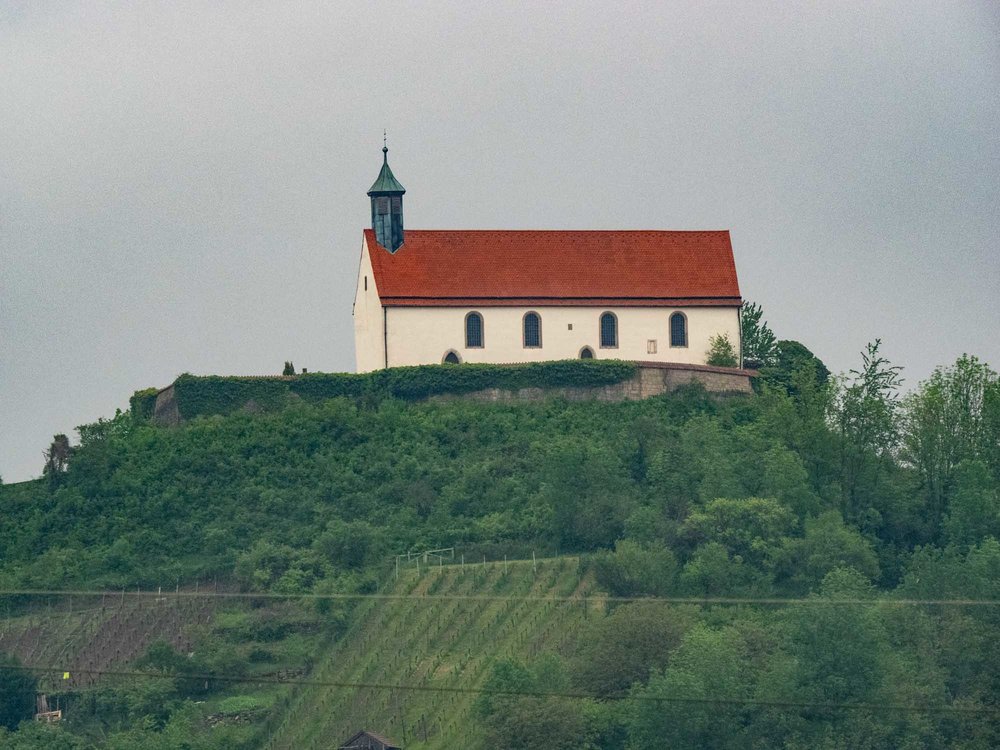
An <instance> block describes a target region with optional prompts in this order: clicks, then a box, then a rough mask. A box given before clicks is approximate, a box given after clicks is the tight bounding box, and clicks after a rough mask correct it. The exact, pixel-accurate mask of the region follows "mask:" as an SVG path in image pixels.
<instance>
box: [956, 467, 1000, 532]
mask: <svg viewBox="0 0 1000 750" xmlns="http://www.w3.org/2000/svg"><path fill="white" fill-rule="evenodd" d="M952 487H953V489H952V493H951V494H952V498H951V502H950V503H949V504H948V513H947V515H946V516H945V519H944V532H945V538H946V539H947V540H948V541H949V542H951V543H953V544H958V545H962V546H971V545H975V544H978V543H979V542H981V541H983V540H984V539H985V538H987V537H990V536H992V537H995V538H1000V490H998V488H997V485H996V483H995V482H993V478H992V477H991V476H990V472H989V469H987V468H986V465H985V464H984V463H983V462H982V461H963V462H962V463H960V464H959V465H958V466H956V467H955V470H954V472H953V476H952Z"/></svg>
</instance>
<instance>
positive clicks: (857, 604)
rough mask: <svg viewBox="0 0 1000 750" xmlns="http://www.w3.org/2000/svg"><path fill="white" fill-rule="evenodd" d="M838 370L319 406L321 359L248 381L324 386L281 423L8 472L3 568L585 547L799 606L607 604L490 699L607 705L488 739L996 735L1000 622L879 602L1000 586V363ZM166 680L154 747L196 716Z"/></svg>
mask: <svg viewBox="0 0 1000 750" xmlns="http://www.w3.org/2000/svg"><path fill="white" fill-rule="evenodd" d="M467 368H468V366H464V365H463V366H462V367H457V368H451V369H452V370H453V371H454V372H463V371H464V372H469V373H470V374H469V375H467V376H466V375H463V376H460V377H463V378H468V380H466V381H463V382H464V383H466V384H467V385H468V389H469V390H475V389H477V388H480V387H484V386H483V384H484V383H486V382H488V378H487V377H486V375H480V374H479V373H478V372H477V371H476V370H475V369H473V368H468V369H467ZM821 368H822V363H820V362H818V360H816V359H815V358H814V357H812V355H811V354H810V353H809V352H808V350H807V349H805V348H804V347H802V346H801V345H800V344H796V342H784V341H782V342H777V344H776V351H775V353H774V361H773V363H772V364H770V365H768V367H767V368H766V369H765V372H764V373H763V377H762V379H761V383H760V389H761V392H760V394H759V395H758V396H756V397H754V398H736V399H728V400H723V401H720V400H716V399H713V398H710V397H709V396H707V395H706V394H705V393H704V392H701V391H699V390H697V389H691V390H687V391H684V392H679V393H676V394H673V395H670V396H665V397H661V398H656V399H650V400H648V401H644V402H632V403H601V402H588V403H573V402H566V401H562V400H559V399H550V400H547V401H543V402H536V403H521V404H484V403H473V402H467V401H461V400H454V401H446V402H440V403H427V402H424V403H406V402H404V401H402V400H398V399H394V398H389V397H387V396H386V394H394V395H396V396H397V397H400V398H404V397H405V398H411V397H416V396H418V395H426V394H427V393H429V392H434V387H436V386H432V385H428V383H433V378H432V379H431V380H428V381H422V380H420V377H423V376H420V377H418V378H417V379H416V380H413V381H412V382H409V385H407V382H408V380H407V378H408V375H407V374H406V373H405V372H403V371H400V372H393V371H389V372H387V373H386V374H384V375H382V376H381V378H382V380H381V381H378V382H380V383H381V385H380V386H379V388H380V389H381V394H382V396H381V397H380V398H373V399H366V398H356V397H355V396H358V394H357V393H353V394H349V395H351V396H352V397H350V398H348V397H347V394H345V395H344V396H343V397H340V398H333V399H326V400H322V399H321V395H320V394H328V393H329V392H330V391H326V390H324V389H326V388H331V389H336V388H339V387H340V386H339V385H330V383H333V382H334V381H333V380H329V378H330V377H331V376H315V377H317V380H315V381H313V380H311V378H313V377H314V376H311V375H307V376H299V377H298V378H296V379H295V380H287V381H285V380H275V381H269V382H268V384H267V385H266V386H259V388H261V389H262V390H258V391H255V393H256V394H258V395H255V396H253V399H254V400H255V401H257V402H258V403H261V404H263V403H265V402H267V401H268V399H270V398H271V396H269V395H266V394H267V393H270V391H267V389H268V388H272V387H273V388H274V393H275V394H279V395H275V396H274V399H275V401H274V404H275V405H278V402H279V401H281V398H282V397H283V395H286V390H282V389H291V388H292V386H293V385H295V384H299V387H303V386H305V384H309V383H317V384H320V385H317V386H316V388H317V391H316V392H315V393H314V394H313V396H311V397H307V396H306V395H304V393H303V392H300V393H299V395H300V396H302V398H300V399H291V400H290V401H288V402H287V405H285V407H284V408H283V409H282V410H280V411H273V412H265V413H262V414H251V413H246V412H244V411H239V412H237V413H232V414H230V415H229V416H218V415H216V416H204V417H197V418H193V419H191V420H190V421H189V422H188V423H186V424H184V425H182V426H180V427H177V428H173V429H160V428H154V427H151V426H148V425H145V424H142V423H141V422H136V421H135V420H133V419H132V418H131V416H130V415H129V414H121V415H119V416H117V417H116V418H115V419H113V420H109V421H106V422H101V423H98V424H97V425H91V426H88V427H86V428H84V429H83V430H82V431H81V438H82V442H81V446H80V447H79V448H77V449H75V450H74V452H73V453H72V455H71V456H70V457H69V461H68V470H66V471H61V472H58V473H53V474H52V475H51V476H49V477H48V478H47V479H46V480H45V481H39V482H35V483H27V484H20V485H8V486H3V487H0V504H2V505H0V507H2V510H3V513H2V516H0V545H2V549H3V557H2V560H0V584H2V585H4V586H7V587H24V588H28V587H32V588H34V587H38V588H60V587H65V586H71V585H75V584H80V585H87V586H125V585H128V586H133V585H135V584H141V585H144V586H150V585H152V586H155V585H158V584H160V583H164V584H168V585H169V584H172V583H174V582H175V581H178V580H179V581H181V582H184V581H190V580H192V579H194V578H197V577H200V576H201V577H203V576H206V575H222V576H230V577H233V578H234V579H235V580H236V581H237V582H238V583H239V585H240V586H242V587H244V588H246V589H249V590H269V591H278V592H290V593H298V592H306V591H310V590H331V589H330V587H334V589H333V590H339V589H343V588H349V589H351V590H371V589H372V587H373V586H374V580H375V577H376V576H377V575H378V574H379V571H380V570H385V569H387V567H388V565H389V561H390V560H391V558H392V555H394V554H396V553H399V552H405V551H407V550H409V549H418V548H428V547H440V546H458V547H460V548H461V549H463V550H465V551H466V553H467V554H468V555H470V557H471V556H475V555H478V554H479V553H480V551H482V550H483V549H490V550H493V551H502V552H506V553H508V554H510V555H511V556H516V555H517V554H518V553H522V554H525V553H526V554H527V555H528V556H530V552H531V551H532V550H536V551H538V552H539V553H558V552H569V551H573V552H585V553H590V554H589V556H588V557H587V558H586V562H585V563H584V564H585V566H586V567H587V569H588V570H590V571H591V572H592V574H593V575H594V576H596V578H597V580H598V581H599V582H600V583H601V585H602V586H603V587H604V588H605V589H607V590H608V591H609V592H610V593H612V594H616V595H619V596H626V597H642V596H646V595H652V596H661V597H662V596H685V597H720V596H729V597H803V598H806V599H807V600H808V601H807V603H804V604H800V605H796V606H789V607H773V606H752V605H743V606H702V607H697V606H691V605H686V606H684V607H681V608H678V607H676V606H674V605H668V604H664V603H662V602H631V603H620V604H617V605H615V606H613V607H612V611H611V612H610V614H609V615H608V616H607V617H605V618H601V619H596V620H595V621H594V623H593V627H592V628H590V629H588V630H587V632H585V633H584V634H583V635H582V636H581V637H580V638H579V639H578V641H577V642H575V643H571V644H567V646H566V648H565V649H564V650H563V651H560V653H558V654H549V655H543V656H541V657H540V658H539V659H538V660H537V661H536V662H534V663H532V664H530V665H529V664H519V663H517V662H512V661H506V662H501V663H498V665H497V667H496V669H495V670H494V674H493V675H492V677H491V678H490V680H491V682H490V684H491V685H492V686H494V687H495V688H496V689H498V690H513V691H515V692H516V691H521V692H534V693H539V692H556V693H574V694H575V693H581V692H582V693H585V694H587V695H589V696H592V698H590V699H588V700H580V699H578V698H575V699H569V698H559V697H553V696H544V695H531V696H518V695H511V694H505V695H503V696H497V697H494V698H485V699H484V700H483V701H481V702H480V704H479V706H478V716H479V721H480V727H479V731H480V732H481V739H482V741H483V743H484V747H494V748H506V747H509V748H514V747H517V748H533V747H558V746H563V745H559V744H553V743H557V740H558V742H563V741H564V740H566V742H565V743H564V744H565V746H566V747H595V748H618V747H623V746H628V747H636V748H639V747H663V746H669V747H681V748H688V747H690V748H694V747H715V748H746V747H751V748H752V747H759V748H771V747H777V748H787V749H788V750H795V749H798V748H836V747H856V748H890V747H892V748H895V747H912V748H919V747H957V748H968V749H969V750H971V749H973V748H976V749H978V748H983V749H985V748H988V747H995V746H998V745H1000V722H998V716H997V713H996V710H997V709H998V708H1000V670H997V669H996V665H997V664H1000V609H998V608H997V607H995V606H979V607H974V606H964V607H963V606H951V607H913V606H889V605H886V604H884V603H882V604H867V603H866V602H867V601H868V600H871V599H874V598H879V599H882V600H884V599H964V598H969V599H987V600H989V599H992V600H997V599H1000V542H998V541H997V537H998V535H1000V382H998V379H997V375H996V373H995V372H993V371H992V370H991V369H990V368H989V367H987V366H986V365H984V364H983V363H981V362H979V361H978V360H976V359H975V358H974V357H968V356H966V357H962V358H961V359H959V360H958V362H956V363H955V364H954V365H952V366H950V367H945V368H941V369H940V370H938V371H937V372H935V374H934V375H933V376H932V377H931V378H930V380H929V381H928V382H926V383H922V384H920V385H919V386H918V387H917V388H916V389H915V390H913V392H912V393H910V394H909V395H907V396H905V397H903V396H902V395H901V394H900V374H899V371H898V369H897V368H895V367H894V366H893V365H892V364H891V363H889V362H887V361H886V360H885V358H884V357H883V356H882V355H881V353H880V351H879V347H878V343H877V342H876V343H875V344H873V345H871V346H870V347H869V348H868V349H867V350H866V351H865V352H864V354H863V357H862V362H861V364H860V365H859V367H858V369H857V371H854V372H851V373H849V374H848V375H847V376H845V377H842V378H830V377H829V376H828V373H827V372H826V371H825V368H822V369H821ZM444 369H446V368H437V370H436V371H437V372H440V371H442V370H444ZM414 372H416V371H414ZM484 372H485V371H484ZM553 372H558V369H557V370H555V371H553ZM595 372H597V371H596V370H595ZM427 377H428V378H431V375H428V376H427ZM442 377H445V376H442ZM512 377H513V376H512ZM553 377H555V376H553ZM560 377H561V376H560ZM322 378H327V380H322ZM397 378H398V380H397ZM374 381H375V379H374V378H373V379H372V382H374ZM258 382H259V381H247V383H248V385H247V387H248V388H250V387H254V388H257V387H258V386H256V385H252V384H253V383H258ZM345 382H347V381H345ZM518 382H524V381H518ZM452 385H454V383H452ZM493 385H497V383H493ZM202 386H205V389H204V390H202V391H201V392H200V393H201V395H199V396H196V395H195V394H194V392H192V393H191V394H188V395H189V397H190V398H191V399H192V400H189V402H188V403H189V404H195V405H196V406H193V407H191V408H192V409H193V410H194V413H200V412H202V411H208V412H226V411H229V410H230V409H229V407H228V406H226V404H233V405H235V404H237V402H241V403H245V399H246V398H247V397H248V393H249V391H246V392H240V393H238V394H236V395H233V394H232V393H231V392H230V391H228V390H226V389H227V388H233V387H235V386H233V381H232V380H228V382H227V381H226V379H217V380H215V379H196V378H188V379H185V378H182V379H181V380H180V381H178V388H180V389H181V390H183V388H185V387H193V388H195V389H196V390H197V388H199V387H202ZM308 387H311V386H306V389H307V388H308ZM345 387H346V386H345ZM505 387H510V384H509V382H508V384H507V386H505ZM362 395H363V394H362ZM198 399H201V401H199V400H198ZM281 403H286V402H285V401H281ZM188 416H191V414H190V413H189V414H188ZM844 599H847V600H850V601H851V602H852V603H851V604H840V605H835V604H833V602H836V601H837V600H844ZM808 602H815V603H814V604H810V603H808ZM152 658H154V659H155V658H159V659H160V660H161V661H160V662H159V663H161V664H169V663H170V661H169V660H170V658H171V656H170V654H168V653H159V654H153V655H152ZM173 695H174V699H176V700H178V701H179V702H178V703H177V706H176V710H175V711H174V712H173V713H172V714H171V717H176V718H170V720H169V721H168V722H167V723H166V724H164V723H163V721H162V720H161V721H160V723H159V724H157V723H156V722H155V721H154V722H152V723H151V724H150V725H149V726H148V727H147V729H146V730H143V731H144V732H145V735H142V734H141V733H137V734H136V737H140V738H141V737H143V736H145V737H147V739H144V740H142V741H143V742H146V743H147V745H146V746H151V745H149V744H148V742H149V741H150V740H149V739H148V737H153V736H155V737H156V738H158V739H157V741H158V742H163V743H168V740H167V739H165V738H167V733H168V731H169V732H174V733H175V734H177V736H180V734H182V732H181V730H179V729H177V727H179V726H182V725H183V724H184V722H190V721H194V719H192V718H191V716H192V714H190V713H185V712H187V711H188V710H189V709H188V708H186V707H185V706H189V704H188V703H185V702H184V701H183V700H182V698H183V696H180V697H178V696H177V695H176V694H173ZM720 698H721V699H726V700H727V701H729V702H722V703H718V702H715V701H718V700H719V699H720ZM692 701H694V702H692ZM698 701H705V702H698ZM802 704H806V705H805V706H803V705H802ZM844 704H847V705H852V706H859V705H860V706H862V707H861V708H854V709H850V710H845V709H843V708H842V707H841V706H842V705H844ZM894 706H895V707H899V706H930V707H933V708H936V709H940V713H933V712H927V711H905V710H897V709H895V708H892V707H894ZM880 707H881V708H880ZM130 710H132V709H130ZM984 710H985V711H989V710H993V711H994V713H992V714H991V713H988V712H985V713H984V712H982V711H984ZM961 711H967V713H962V712H961ZM977 711H980V712H979V713H977ZM137 715H138V714H137ZM43 731H50V730H43V729H38V728H30V729H25V730H22V731H21V732H18V733H17V735H22V737H21V739H19V740H18V741H20V742H23V743H28V742H29V739H30V737H31V735H32V733H41V732H43ZM138 731H139V730H136V732H138ZM61 734H62V735H66V736H67V737H69V735H68V734H67V733H66V732H62V733H61ZM17 735H14V736H17ZM567 738H568V739H567ZM138 741H139V740H137V742H138ZM188 741H189V742H190V740H188ZM66 742H67V743H69V742H70V739H67V740H66ZM205 742H206V743H208V742H209V740H205ZM14 746H17V745H14ZM21 746H23V747H26V748H27V747H36V746H37V747H41V746H43V745H31V744H22V745H21ZM44 746H46V747H48V746H53V747H55V746H57V745H54V744H53V745H44ZM135 746H138V745H135ZM158 746H161V747H164V748H174V747H181V746H182V745H174V744H162V745H158ZM190 746H191V747H195V746H196V745H190ZM204 746H205V747H210V746H211V745H210V744H205V745H204ZM66 747H76V745H73V744H66ZM80 747H84V745H80ZM88 747H89V746H88ZM120 747H123V748H125V747H132V745H127V744H124V741H123V744H121V745H120ZM197 747H202V745H197Z"/></svg>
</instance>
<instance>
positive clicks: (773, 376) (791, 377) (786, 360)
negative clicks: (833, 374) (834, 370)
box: [760, 340, 830, 396]
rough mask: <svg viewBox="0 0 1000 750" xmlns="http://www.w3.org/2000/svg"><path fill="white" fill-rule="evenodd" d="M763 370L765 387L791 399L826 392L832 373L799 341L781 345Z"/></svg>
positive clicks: (780, 342)
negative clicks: (816, 392)
mask: <svg viewBox="0 0 1000 750" xmlns="http://www.w3.org/2000/svg"><path fill="white" fill-rule="evenodd" d="M760 370H761V378H762V380H763V381H764V383H765V384H766V385H768V386H769V387H771V388H777V389H779V390H782V391H784V392H785V393H787V394H789V395H791V396H799V395H801V394H802V393H803V392H804V391H808V390H813V389H815V388H823V387H824V386H825V385H826V384H827V382H828V381H829V379H830V370H829V369H827V367H826V365H825V364H823V360H821V359H820V358H819V357H817V356H816V355H815V354H813V353H812V352H811V351H809V349H807V348H806V347H805V346H804V345H803V344H801V343H800V342H798V341H790V340H781V341H778V342H777V343H776V344H775V346H774V355H773V358H772V360H771V361H770V362H768V363H765V364H764V365H762V366H761V368H760Z"/></svg>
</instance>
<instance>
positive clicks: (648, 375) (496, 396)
mask: <svg viewBox="0 0 1000 750" xmlns="http://www.w3.org/2000/svg"><path fill="white" fill-rule="evenodd" d="M637 364H638V365H639V369H638V371H637V372H636V374H635V375H633V376H632V377H631V378H628V379H627V380H623V381H621V382H620V383H614V384H612V385H602V386H564V387H553V388H518V389H516V390H514V389H505V388H485V389H483V390H481V391H472V392H470V393H455V394H440V395H437V396H430V397H429V398H428V399H427V400H428V401H454V400H455V399H464V400H468V401H483V402H491V401H495V402H505V403H507V402H515V401H541V400H542V399H545V398H551V397H553V396H555V397H557V398H564V399H566V400H567V401H641V400H642V399H645V398H651V397H653V396H661V395H663V394H664V393H669V392H670V391H674V390H676V389H678V388H680V387H681V386H684V385H688V384H690V383H701V384H702V385H703V386H704V387H705V390H706V391H708V392H709V393H714V394H718V395H722V396H729V395H738V394H745V395H749V394H752V393H753V389H752V388H751V387H750V378H751V377H754V376H756V375H757V372H756V371H755V370H740V369H737V368H732V367H709V366H708V365H685V364H675V363H672V362H638V363H637ZM459 366H461V365H459ZM243 408H244V409H245V410H247V411H260V408H259V407H257V405H256V404H255V403H254V402H252V401H250V402H248V403H247V404H245V405H244V407H243ZM152 421H153V424H158V425H165V426H173V425H178V424H180V423H181V422H182V421H183V420H182V419H181V415H180V409H179V408H178V405H177V396H176V394H175V392H174V386H173V385H169V386H167V387H166V388H164V389H163V390H162V391H160V392H159V393H158V394H157V395H156V404H155V406H154V407H153V419H152Z"/></svg>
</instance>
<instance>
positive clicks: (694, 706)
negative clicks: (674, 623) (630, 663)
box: [628, 624, 754, 750]
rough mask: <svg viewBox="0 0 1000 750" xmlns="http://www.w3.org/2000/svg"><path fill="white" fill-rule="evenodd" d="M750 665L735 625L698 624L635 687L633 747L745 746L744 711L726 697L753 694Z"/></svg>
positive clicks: (736, 698) (723, 748) (734, 698)
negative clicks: (667, 660) (665, 661)
mask: <svg viewBox="0 0 1000 750" xmlns="http://www.w3.org/2000/svg"><path fill="white" fill-rule="evenodd" d="M749 666H750V665H749V664H748V662H747V659H746V653H745V643H744V642H743V640H742V638H741V637H740V635H739V633H738V632H737V631H736V630H735V629H733V628H723V629H718V630H717V629H713V628H709V627H707V626H705V625H701V624H699V625H696V626H695V627H694V628H692V629H691V630H690V631H689V632H688V633H687V634H686V635H685V636H684V638H683V640H682V642H681V645H680V646H679V647H678V648H677V650H676V651H675V652H674V653H673V655H672V656H671V658H670V666H668V667H667V668H666V669H664V670H663V672H661V673H658V674H654V675H653V676H652V677H651V678H650V680H649V683H648V685H646V686H644V687H637V688H636V689H635V691H634V692H633V700H632V711H631V719H630V721H629V724H628V732H629V747H630V748H637V749H638V748H647V747H650V748H651V747H685V748H687V747H690V748H695V747H710V748H716V749H717V750H730V749H732V750H737V749H738V748H744V747H746V746H747V745H746V737H745V735H744V732H743V723H744V722H743V719H742V713H743V711H742V709H741V708H740V707H739V706H738V705H732V704H727V703H725V701H739V700H741V699H747V698H749V697H750V696H751V694H752V692H753V677H754V671H753V670H752V669H750V668H749ZM671 698H676V699H679V701H678V702H676V703H675V702H671V700H670V699H671ZM692 699H693V700H695V701H697V700H704V701H711V700H713V699H716V700H720V703H718V704H713V703H711V702H706V703H692V702H690V701H691V700H692Z"/></svg>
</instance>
